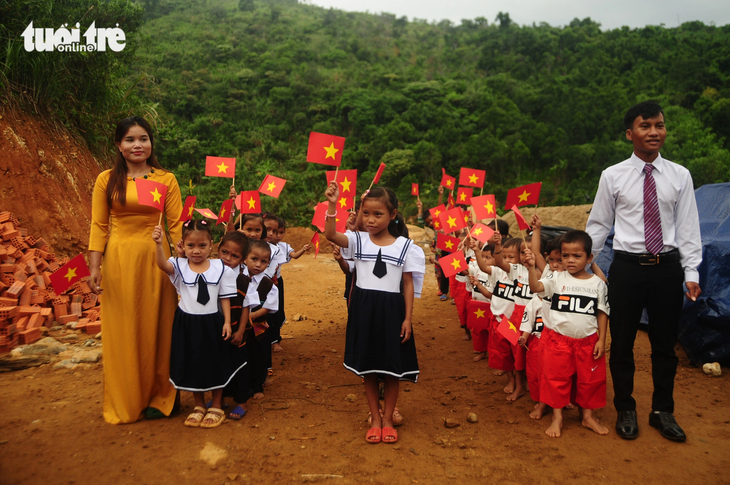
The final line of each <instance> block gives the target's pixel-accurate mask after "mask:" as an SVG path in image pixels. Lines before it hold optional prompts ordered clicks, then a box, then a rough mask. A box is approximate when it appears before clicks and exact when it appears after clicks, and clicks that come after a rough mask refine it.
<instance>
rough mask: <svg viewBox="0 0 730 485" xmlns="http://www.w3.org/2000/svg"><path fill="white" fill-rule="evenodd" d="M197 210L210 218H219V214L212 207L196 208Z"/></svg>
mask: <svg viewBox="0 0 730 485" xmlns="http://www.w3.org/2000/svg"><path fill="white" fill-rule="evenodd" d="M195 212H197V213H198V214H200V215H201V216H203V217H206V218H208V219H216V220H217V219H218V214H216V213H215V212H213V211H212V210H210V209H195Z"/></svg>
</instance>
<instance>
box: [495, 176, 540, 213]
mask: <svg viewBox="0 0 730 485" xmlns="http://www.w3.org/2000/svg"><path fill="white" fill-rule="evenodd" d="M540 188H542V182H535V183H534V184H527V185H523V186H522V187H515V188H514V189H510V190H509V192H507V202H505V204H504V208H505V210H509V209H510V208H511V207H512V206H513V205H516V206H517V207H522V206H523V205H537V203H538V202H539V201H540Z"/></svg>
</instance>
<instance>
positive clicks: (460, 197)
mask: <svg viewBox="0 0 730 485" xmlns="http://www.w3.org/2000/svg"><path fill="white" fill-rule="evenodd" d="M472 195H474V189H472V188H466V187H459V188H458V189H457V190H456V203H457V204H461V205H469V204H470V203H471V196H472Z"/></svg>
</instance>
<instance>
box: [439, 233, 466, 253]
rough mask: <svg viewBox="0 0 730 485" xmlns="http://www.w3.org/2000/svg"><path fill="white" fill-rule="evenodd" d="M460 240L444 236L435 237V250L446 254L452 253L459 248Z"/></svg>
mask: <svg viewBox="0 0 730 485" xmlns="http://www.w3.org/2000/svg"><path fill="white" fill-rule="evenodd" d="M460 242H461V239H459V238H458V237H454V236H447V235H446V234H440V233H439V234H437V235H436V248H437V249H440V250H442V251H446V252H448V253H453V252H454V251H456V248H458V247H459V243H460Z"/></svg>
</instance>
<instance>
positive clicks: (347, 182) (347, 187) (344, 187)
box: [340, 177, 352, 192]
mask: <svg viewBox="0 0 730 485" xmlns="http://www.w3.org/2000/svg"><path fill="white" fill-rule="evenodd" d="M351 183H352V181H350V180H347V177H345V180H343V181H342V182H340V185H342V191H343V192H349V191H350V184H351Z"/></svg>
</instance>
